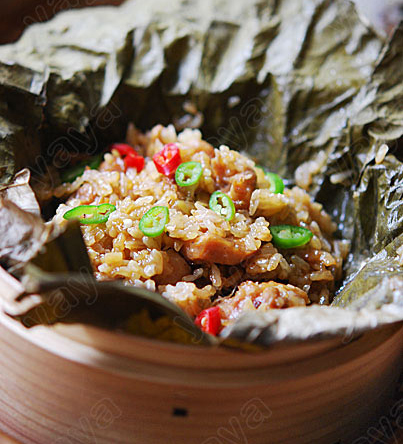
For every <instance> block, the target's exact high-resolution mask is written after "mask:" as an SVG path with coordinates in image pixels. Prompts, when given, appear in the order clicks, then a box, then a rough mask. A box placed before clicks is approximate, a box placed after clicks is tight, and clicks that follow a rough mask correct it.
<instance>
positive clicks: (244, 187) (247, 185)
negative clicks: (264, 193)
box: [229, 170, 256, 210]
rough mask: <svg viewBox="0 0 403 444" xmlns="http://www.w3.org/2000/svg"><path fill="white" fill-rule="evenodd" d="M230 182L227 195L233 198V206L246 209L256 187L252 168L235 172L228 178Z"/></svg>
mask: <svg viewBox="0 0 403 444" xmlns="http://www.w3.org/2000/svg"><path fill="white" fill-rule="evenodd" d="M230 183H231V188H230V191H229V196H230V198H231V199H232V200H233V202H234V205H235V208H236V209H237V210H247V209H248V208H249V203H250V198H251V196H252V193H253V191H254V189H255V188H256V173H255V172H254V171H253V170H247V171H244V172H243V173H238V174H235V175H234V176H232V177H231V178H230Z"/></svg>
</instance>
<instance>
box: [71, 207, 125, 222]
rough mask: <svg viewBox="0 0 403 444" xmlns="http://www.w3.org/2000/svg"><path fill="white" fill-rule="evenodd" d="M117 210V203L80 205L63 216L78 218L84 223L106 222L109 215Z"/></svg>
mask: <svg viewBox="0 0 403 444" xmlns="http://www.w3.org/2000/svg"><path fill="white" fill-rule="evenodd" d="M115 210H116V207H115V205H112V204H101V205H79V206H78V207H75V208H73V209H72V210H69V211H67V212H66V213H65V214H64V215H63V217H64V218H65V219H66V220H72V219H76V220H78V221H79V222H80V223H82V224H86V225H89V224H104V223H105V222H106V221H107V220H108V219H109V215H110V214H111V213H113V212H114V211H115Z"/></svg>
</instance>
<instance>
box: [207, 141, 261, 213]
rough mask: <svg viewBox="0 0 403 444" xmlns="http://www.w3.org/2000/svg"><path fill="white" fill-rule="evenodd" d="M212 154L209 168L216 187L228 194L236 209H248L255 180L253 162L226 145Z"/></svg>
mask: <svg viewBox="0 0 403 444" xmlns="http://www.w3.org/2000/svg"><path fill="white" fill-rule="evenodd" d="M214 154H215V155H214V157H213V159H212V160H211V168H212V176H213V179H214V182H215V185H216V188H217V189H219V190H221V191H223V192H224V193H228V194H229V195H230V197H231V199H232V200H233V201H234V205H235V208H236V209H237V210H245V209H248V208H249V203H250V198H251V195H252V192H253V190H254V189H255V188H256V182H257V176H256V173H255V171H254V164H253V162H252V161H251V160H249V159H246V158H245V157H244V156H242V155H241V154H240V153H237V152H235V151H231V150H229V148H228V147H226V146H221V147H220V149H219V150H215V152H214Z"/></svg>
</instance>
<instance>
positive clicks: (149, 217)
mask: <svg viewBox="0 0 403 444" xmlns="http://www.w3.org/2000/svg"><path fill="white" fill-rule="evenodd" d="M168 220H169V210H168V208H167V207H164V206H158V207H153V208H151V209H150V210H148V211H147V213H145V214H144V216H143V217H142V218H141V220H140V223H139V228H140V230H141V232H142V233H143V234H144V235H145V236H148V237H157V236H159V235H160V234H162V233H163V232H164V229H165V225H166V224H167V223H168Z"/></svg>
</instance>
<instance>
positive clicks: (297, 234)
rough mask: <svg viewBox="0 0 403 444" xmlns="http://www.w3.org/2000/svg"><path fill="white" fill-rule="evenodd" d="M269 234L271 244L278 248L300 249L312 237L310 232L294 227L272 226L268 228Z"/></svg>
mask: <svg viewBox="0 0 403 444" xmlns="http://www.w3.org/2000/svg"><path fill="white" fill-rule="evenodd" d="M270 232H271V235H272V237H273V239H272V242H273V244H274V245H275V246H276V247H279V248H295V247H302V246H303V245H305V244H307V243H308V242H309V241H310V240H311V239H312V236H313V233H312V231H310V230H308V229H307V228H303V227H296V226H295V225H274V226H272V227H270Z"/></svg>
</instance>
